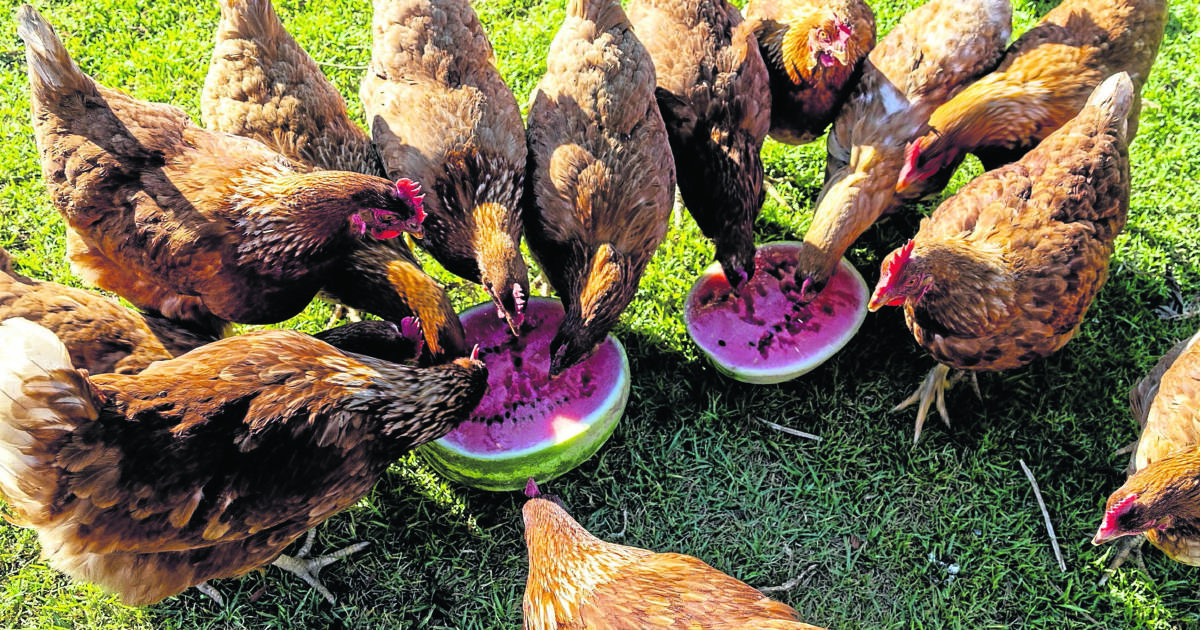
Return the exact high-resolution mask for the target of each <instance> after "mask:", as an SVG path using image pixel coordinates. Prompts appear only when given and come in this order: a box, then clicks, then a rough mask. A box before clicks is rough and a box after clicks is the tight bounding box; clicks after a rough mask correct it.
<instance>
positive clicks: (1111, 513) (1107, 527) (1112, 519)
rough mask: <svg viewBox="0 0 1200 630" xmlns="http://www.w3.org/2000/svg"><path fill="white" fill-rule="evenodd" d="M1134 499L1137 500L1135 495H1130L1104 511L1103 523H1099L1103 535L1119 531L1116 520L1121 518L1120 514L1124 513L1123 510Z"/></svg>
mask: <svg viewBox="0 0 1200 630" xmlns="http://www.w3.org/2000/svg"><path fill="white" fill-rule="evenodd" d="M1135 499H1137V495H1136V494H1131V495H1129V496H1127V497H1125V498H1124V499H1121V500H1120V502H1118V503H1117V504H1116V505H1114V506H1112V507H1111V508H1109V509H1107V510H1105V511H1104V522H1103V523H1100V531H1101V532H1104V533H1105V534H1112V533H1116V532H1117V531H1119V530H1120V528H1118V527H1117V518H1118V517H1120V516H1121V513H1122V512H1124V511H1125V508H1126V507H1128V506H1129V505H1130V504H1131V503H1133V502H1134V500H1135Z"/></svg>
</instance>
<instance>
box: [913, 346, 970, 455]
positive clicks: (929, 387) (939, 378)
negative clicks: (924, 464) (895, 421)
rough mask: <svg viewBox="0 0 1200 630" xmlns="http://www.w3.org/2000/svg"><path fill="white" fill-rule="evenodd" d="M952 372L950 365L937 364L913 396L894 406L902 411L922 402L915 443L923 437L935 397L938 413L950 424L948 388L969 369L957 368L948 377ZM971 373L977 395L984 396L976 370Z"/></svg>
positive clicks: (918, 415)
mask: <svg viewBox="0 0 1200 630" xmlns="http://www.w3.org/2000/svg"><path fill="white" fill-rule="evenodd" d="M949 373H950V367H949V366H947V365H943V364H941V363H939V364H937V366H935V367H934V368H933V369H932V370H930V371H929V375H928V376H926V377H925V381H924V382H922V383H921V386H920V387H918V388H917V391H915V392H913V393H912V395H911V396H909V397H908V398H905V399H904V400H903V401H902V402H901V403H900V404H898V405H896V406H895V407H893V408H892V411H900V410H901V409H907V408H908V407H910V406H912V404H913V403H920V404H919V406H918V407H917V426H916V430H915V431H914V432H913V445H914V446H916V444H917V442H918V441H920V439H921V428H922V427H924V426H925V416H927V415H928V414H929V405H931V404H932V403H933V402H934V400H935V398H936V400H937V410H938V415H940V416H941V417H942V422H944V423H945V424H946V426H947V427H949V426H950V414H948V413H946V390H947V389H950V388H951V387H953V386H954V384H955V383H957V382H959V381H961V380H962V379H963V377H964V376H966V374H967V373H968V372H967V370H955V371H954V374H953V375H950V376H949V377H947V374H949ZM970 374H971V387H972V388H973V389H974V390H975V396H976V397H978V398H980V399H981V400H982V399H983V397H982V396H981V395H980V393H979V380H978V378H976V374H975V373H974V372H970Z"/></svg>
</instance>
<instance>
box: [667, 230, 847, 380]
mask: <svg viewBox="0 0 1200 630" xmlns="http://www.w3.org/2000/svg"><path fill="white" fill-rule="evenodd" d="M798 251H799V245H798V244H797V243H774V244H771V245H764V246H763V247H761V248H759V250H758V253H757V254H756V256H755V259H754V264H755V273H754V277H753V278H752V279H751V280H750V282H749V283H748V284H747V285H746V286H745V287H744V288H743V289H742V290H741V291H740V295H735V294H734V293H733V289H732V288H731V287H730V286H729V281H728V280H726V279H725V274H724V273H722V272H721V268H720V265H713V266H711V267H709V269H708V270H706V272H705V274H704V275H703V276H701V278H700V279H699V280H698V281H697V282H696V285H695V286H694V287H693V288H692V291H691V292H690V293H689V294H688V299H687V305H686V311H685V316H686V319H687V330H688V334H689V335H691V337H692V339H693V340H695V342H696V344H697V345H698V346H700V348H701V349H702V350H703V351H704V352H705V353H706V354H707V355H708V356H709V357H710V358H711V359H712V360H713V362H714V363H715V364H716V365H717V367H719V368H721V370H722V371H724V372H725V373H727V374H729V375H730V376H732V377H734V378H737V379H739V380H745V381H748V382H755V383H771V382H780V381H783V380H788V379H790V378H795V377H796V376H799V375H800V374H803V373H804V372H807V371H808V370H811V369H812V368H813V367H816V366H817V365H819V364H820V363H821V362H822V361H824V360H825V359H827V358H829V357H830V356H832V355H833V354H835V353H836V352H837V351H838V350H839V349H841V347H842V346H843V345H844V344H845V343H846V342H847V341H849V339H850V338H851V337H853V336H854V333H855V332H857V331H858V327H859V326H860V325H861V324H862V321H863V319H864V318H865V316H866V301H867V287H866V284H865V283H864V282H863V280H862V277H861V276H859V275H858V272H857V271H855V270H854V268H853V267H851V266H850V265H849V263H846V262H845V261H844V260H843V261H842V262H841V265H840V266H839V268H838V271H837V273H835V274H834V275H833V277H832V278H830V280H829V282H828V284H826V286H825V289H824V290H822V291H821V293H820V294H818V295H817V297H816V299H814V300H813V301H812V302H810V303H808V304H804V305H801V304H800V303H799V297H800V296H799V292H798V287H797V286H796V282H795V280H794V274H795V271H796V266H797V258H796V253H797V252H798Z"/></svg>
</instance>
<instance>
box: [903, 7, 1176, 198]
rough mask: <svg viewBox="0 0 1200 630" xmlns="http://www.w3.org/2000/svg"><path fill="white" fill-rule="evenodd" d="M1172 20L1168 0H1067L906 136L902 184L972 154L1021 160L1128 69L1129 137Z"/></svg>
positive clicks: (990, 163) (995, 160)
mask: <svg viewBox="0 0 1200 630" xmlns="http://www.w3.org/2000/svg"><path fill="white" fill-rule="evenodd" d="M1166 23H1167V1H1166V0H1065V1H1064V2H1063V3H1062V4H1060V5H1059V6H1058V7H1057V8H1055V9H1054V10H1052V11H1050V12H1049V13H1047V14H1046V17H1044V18H1042V21H1041V22H1040V23H1038V25H1037V26H1036V27H1034V28H1033V29H1031V30H1030V31H1029V32H1027V33H1025V34H1024V35H1022V36H1021V37H1019V38H1018V39H1017V40H1016V41H1015V42H1013V43H1012V45H1011V46H1009V47H1008V50H1007V51H1006V52H1005V54H1004V60H1003V61H1001V62H1000V66H999V67H998V68H996V70H995V71H994V72H992V73H991V74H989V75H987V76H985V77H983V78H982V79H980V80H978V81H976V82H975V83H973V84H971V85H970V86H968V87H967V88H966V89H964V90H963V91H961V92H959V93H958V94H956V95H955V96H954V98H952V99H950V100H949V101H947V102H946V103H944V104H943V105H942V106H941V107H938V108H937V109H936V110H934V112H933V114H931V115H930V117H929V131H928V132H927V133H925V135H923V136H921V137H919V138H917V139H916V140H914V141H912V142H911V143H909V146H908V149H907V150H906V153H905V162H904V168H903V169H902V170H901V171H900V177H899V179H898V180H897V182H896V190H898V191H900V192H904V191H905V190H906V189H907V188H908V187H909V186H912V185H913V184H914V183H916V182H919V181H922V180H925V179H927V178H929V177H931V176H933V175H937V174H939V172H940V171H942V170H943V169H945V168H947V167H948V166H949V165H957V163H958V162H960V161H961V159H962V156H963V154H965V153H974V154H975V155H977V156H979V159H980V161H982V162H983V167H984V169H986V170H991V169H994V168H996V167H998V166H1001V165H1004V164H1008V163H1009V162H1012V161H1014V160H1017V159H1018V158H1020V157H1021V156H1022V155H1024V154H1025V153H1026V152H1027V151H1029V149H1031V148H1033V147H1034V146H1036V145H1037V143H1039V142H1041V141H1042V139H1043V138H1045V137H1046V136H1048V135H1050V134H1051V133H1052V132H1053V131H1054V130H1055V129H1058V128H1059V127H1061V126H1063V124H1065V123H1066V122H1067V121H1068V120H1070V119H1071V118H1073V117H1074V116H1075V114H1077V113H1079V110H1080V109H1082V108H1083V104H1084V103H1085V102H1087V99H1088V96H1089V95H1091V93H1092V90H1094V89H1095V87H1096V86H1097V85H1099V84H1100V82H1101V81H1103V80H1104V79H1106V78H1108V77H1109V76H1112V75H1113V74H1116V73H1118V72H1121V71H1125V72H1128V73H1129V77H1130V78H1131V79H1132V80H1133V93H1134V99H1133V109H1132V110H1131V111H1130V114H1129V140H1130V141H1131V142H1132V141H1133V138H1134V136H1136V135H1137V123H1138V113H1139V112H1140V111H1141V96H1140V95H1141V91H1142V86H1143V85H1144V84H1145V83H1146V78H1147V77H1148V76H1149V74H1150V66H1151V65H1153V64H1154V57H1155V55H1156V54H1157V53H1158V46H1159V44H1160V43H1161V42H1162V38H1163V29H1164V28H1165V26H1166ZM946 175H947V174H945V173H943V174H941V175H940V177H941V178H942V179H945V178H946Z"/></svg>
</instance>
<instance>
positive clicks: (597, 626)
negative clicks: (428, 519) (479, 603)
mask: <svg viewBox="0 0 1200 630" xmlns="http://www.w3.org/2000/svg"><path fill="white" fill-rule="evenodd" d="M525 493H526V494H527V495H529V496H530V497H531V498H530V500H529V501H527V502H526V503H525V507H524V509H523V510H522V515H523V516H524V519H525V546H526V548H527V549H528V550H529V579H528V580H527V581H526V583H525V598H524V601H523V603H522V609H523V610H524V613H525V628H526V630H556V629H557V630H583V629H585V628H587V629H591V630H608V629H613V630H616V629H618V628H620V629H634V628H639V629H648V628H664V629H665V628H677V629H679V630H685V629H688V630H740V629H742V628H755V629H756V630H785V629H792V630H821V629H820V628H817V627H816V626H810V625H808V624H806V623H801V622H799V621H796V616H797V614H796V611H795V610H793V609H792V608H791V607H790V606H788V605H786V604H782V603H780V602H777V601H774V600H771V599H768V598H767V597H766V596H764V595H763V594H762V593H760V592H758V591H756V590H755V589H754V588H752V587H751V586H749V585H748V584H746V583H745V582H742V581H741V580H738V579H735V578H732V577H730V576H728V575H725V574H724V573H721V572H720V571H718V570H716V569H714V568H712V567H710V566H708V565H707V564H705V563H704V562H703V561H701V560H699V559H697V558H693V557H691V556H684V555H680V554H677V553H654V552H653V551H647V550H645V549H638V548H636V547H625V546H623V545H616V544H613V543H608V542H604V541H603V540H600V539H599V538H596V537H595V536H593V535H591V534H590V533H588V531H587V530H586V529H584V528H583V527H582V526H580V525H579V523H577V522H575V519H573V518H571V515H570V514H567V512H566V510H564V509H563V507H562V505H561V503H559V502H558V498H557V497H554V496H539V492H538V488H537V484H535V483H534V482H533V479H530V480H529V485H528V486H527V487H526V490H525Z"/></svg>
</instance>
